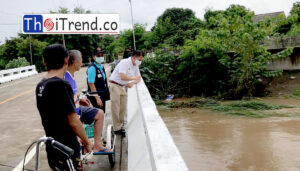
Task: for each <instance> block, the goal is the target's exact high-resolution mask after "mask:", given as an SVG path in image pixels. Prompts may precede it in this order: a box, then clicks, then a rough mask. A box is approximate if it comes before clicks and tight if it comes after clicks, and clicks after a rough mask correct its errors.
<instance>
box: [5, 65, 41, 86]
mask: <svg viewBox="0 0 300 171" xmlns="http://www.w3.org/2000/svg"><path fill="white" fill-rule="evenodd" d="M37 73H38V72H37V71H36V69H35V65H31V66H26V67H20V68H13V69H7V70H1V71H0V83H5V82H9V81H12V80H16V79H20V78H24V77H28V76H31V75H35V74H37Z"/></svg>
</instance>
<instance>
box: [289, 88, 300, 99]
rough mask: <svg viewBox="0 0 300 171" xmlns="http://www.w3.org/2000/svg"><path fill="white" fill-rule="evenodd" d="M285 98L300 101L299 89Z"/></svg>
mask: <svg viewBox="0 0 300 171" xmlns="http://www.w3.org/2000/svg"><path fill="white" fill-rule="evenodd" d="M287 98H293V99H298V100H300V88H298V89H296V90H295V91H294V92H292V93H291V94H289V95H287Z"/></svg>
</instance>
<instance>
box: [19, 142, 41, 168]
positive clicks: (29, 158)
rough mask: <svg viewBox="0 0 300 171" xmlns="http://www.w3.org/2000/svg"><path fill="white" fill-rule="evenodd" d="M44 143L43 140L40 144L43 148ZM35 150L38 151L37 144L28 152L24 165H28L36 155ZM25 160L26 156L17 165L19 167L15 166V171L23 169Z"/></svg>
mask: <svg viewBox="0 0 300 171" xmlns="http://www.w3.org/2000/svg"><path fill="white" fill-rule="evenodd" d="M43 145H44V143H43V142H42V143H41V145H40V147H41V148H42V147H43ZM35 152H36V146H34V147H33V148H32V149H31V150H30V152H29V153H28V154H27V156H26V160H25V163H24V166H26V164H27V163H28V162H29V161H30V160H31V159H32V158H33V156H34V155H35ZM23 162H24V158H23V159H22V160H21V161H20V163H19V164H18V165H17V167H15V168H14V170H13V171H22V169H23ZM34 166H35V165H34Z"/></svg>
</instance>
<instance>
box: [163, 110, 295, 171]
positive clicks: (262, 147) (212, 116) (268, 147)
mask: <svg viewBox="0 0 300 171" xmlns="http://www.w3.org/2000/svg"><path fill="white" fill-rule="evenodd" d="M159 112H160V114H161V116H162V117H163V120H164V121H165V123H166V125H167V127H168V129H169V131H170V132H171V134H172V137H173V138H174V141H175V144H176V145H177V147H178V149H179V151H180V152H181V154H182V156H183V158H184V160H185V162H186V164H187V166H188V168H189V169H190V170H195V171H196V170H197V171H198V170H205V171H206V170H213V171H215V170H272V171H276V170H280V171H281V170H300V118H292V117H286V118H263V119H261V118H246V117H239V116H230V115H225V114H220V113H216V112H212V111H210V110H202V109H192V108H191V109H188V108H187V109H172V110H167V109H162V108H159Z"/></svg>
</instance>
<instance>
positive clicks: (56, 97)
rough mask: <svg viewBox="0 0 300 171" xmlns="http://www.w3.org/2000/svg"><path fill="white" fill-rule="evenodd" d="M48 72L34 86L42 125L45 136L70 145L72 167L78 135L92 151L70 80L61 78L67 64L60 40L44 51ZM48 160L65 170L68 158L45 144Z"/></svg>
mask: <svg viewBox="0 0 300 171" xmlns="http://www.w3.org/2000/svg"><path fill="white" fill-rule="evenodd" d="M43 57H44V64H45V65H46V67H47V71H48V72H47V75H46V76H45V78H43V79H42V80H41V81H40V82H39V83H38V85H37V87H36V102H37V108H38V110H39V113H40V116H41V120H42V125H43V127H44V130H45V133H46V136H47V137H53V138H54V139H55V140H57V141H59V142H61V143H62V144H64V145H66V146H68V147H70V148H72V149H73V150H74V154H73V155H72V156H71V158H72V160H73V163H74V165H75V167H77V166H78V160H77V159H78V158H79V157H80V156H79V155H80V146H79V142H78V140H77V136H78V137H80V138H81V140H82V143H83V145H84V148H85V150H86V151H87V152H91V151H92V147H93V144H92V143H91V142H90V141H89V139H88V137H87V135H86V133H85V130H84V127H83V125H82V123H81V121H80V120H79V117H78V115H77V114H76V108H75V103H74V99H73V98H74V94H73V91H72V87H71V86H70V84H69V83H68V82H67V81H66V80H64V75H65V73H66V71H67V67H68V60H69V56H68V52H67V50H66V49H65V48H64V47H63V46H62V45H59V44H53V45H49V46H47V47H46V48H45V50H44V52H43ZM46 151H47V157H48V163H49V166H50V168H51V169H53V170H68V169H67V168H68V166H67V162H66V161H65V158H64V157H63V155H62V154H61V152H60V151H58V150H57V149H54V148H50V147H49V146H47V147H46Z"/></svg>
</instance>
